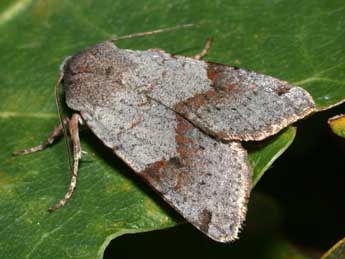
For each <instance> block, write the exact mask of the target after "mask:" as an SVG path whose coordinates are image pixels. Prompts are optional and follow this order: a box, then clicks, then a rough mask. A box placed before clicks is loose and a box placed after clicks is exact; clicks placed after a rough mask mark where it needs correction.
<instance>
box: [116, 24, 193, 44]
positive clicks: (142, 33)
mask: <svg viewBox="0 0 345 259" xmlns="http://www.w3.org/2000/svg"><path fill="white" fill-rule="evenodd" d="M193 26H195V24H192V23H189V24H181V25H177V26H174V27H167V28H162V29H158V30H154V31H146V32H137V33H133V34H128V35H123V36H119V37H114V38H111V39H110V41H113V42H115V41H117V40H123V39H131V38H137V37H143V36H148V35H153V34H158V33H162V32H168V31H176V30H178V29H183V28H190V27H193Z"/></svg>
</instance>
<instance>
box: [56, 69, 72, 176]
mask: <svg viewBox="0 0 345 259" xmlns="http://www.w3.org/2000/svg"><path fill="white" fill-rule="evenodd" d="M63 77H64V74H63V71H61V72H60V76H59V78H58V80H57V82H56V85H55V104H56V110H57V113H58V116H59V120H60V122H61V124H62V132H63V136H64V139H65V144H66V149H67V156H68V163H69V167H70V169H71V172H73V166H72V160H71V147H70V144H69V142H68V135H67V130H66V126H65V124H64V123H63V118H62V115H61V106H60V105H61V100H60V84H61V82H62V80H63Z"/></svg>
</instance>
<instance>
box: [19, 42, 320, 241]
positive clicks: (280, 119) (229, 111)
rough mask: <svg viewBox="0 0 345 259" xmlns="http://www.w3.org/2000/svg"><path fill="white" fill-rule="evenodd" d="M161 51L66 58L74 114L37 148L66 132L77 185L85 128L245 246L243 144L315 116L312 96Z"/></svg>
mask: <svg viewBox="0 0 345 259" xmlns="http://www.w3.org/2000/svg"><path fill="white" fill-rule="evenodd" d="M210 46H211V41H210V40H209V41H207V43H206V46H205V48H204V49H203V50H202V51H201V52H200V53H199V54H198V55H195V56H194V57H185V56H178V55H172V54H169V53H167V52H165V51H163V50H161V49H149V50H146V51H137V50H129V49H120V48H118V47H116V45H115V44H114V43H113V41H106V42H104V43H100V44H97V45H95V46H93V47H91V48H88V49H85V50H83V51H81V52H80V53H78V54H76V55H74V56H72V57H69V58H67V59H66V60H65V61H64V63H63V64H62V66H61V77H60V80H59V81H58V84H60V82H61V81H63V85H64V91H65V95H66V103H67V106H68V107H69V108H70V109H72V110H73V111H74V113H73V115H72V116H71V117H70V118H63V119H62V120H61V123H60V124H59V125H58V126H57V127H56V128H55V129H54V130H53V132H52V134H51V135H50V136H49V138H48V139H47V140H46V141H45V142H44V143H42V144H41V145H39V146H36V147H33V148H30V149H26V150H22V151H18V152H16V154H28V153H33V152H36V151H40V150H42V149H44V148H45V147H47V146H48V145H49V144H51V143H52V142H53V141H54V140H55V138H56V137H57V136H58V135H59V134H60V133H61V131H62V130H63V129H64V127H65V125H68V128H69V132H70V137H71V140H72V143H73V166H72V171H73V172H72V178H71V183H70V186H69V189H68V191H67V193H66V194H65V196H64V198H63V199H61V200H60V201H59V202H58V203H57V204H56V205H54V206H53V207H52V208H50V209H49V210H50V211H53V210H55V209H57V208H59V207H61V206H63V205H65V203H66V202H67V201H68V200H69V199H70V198H71V196H72V193H73V191H74V188H75V186H76V181H77V173H78V165H79V160H80V158H81V147H80V142H79V135H78V126H79V125H80V124H85V125H86V126H87V127H88V128H89V129H90V130H91V131H92V132H93V133H94V134H95V135H96V136H97V137H98V138H99V139H100V141H101V142H102V143H103V144H104V145H105V146H107V147H108V148H110V149H112V150H113V152H114V154H115V155H116V156H117V157H119V158H120V159H122V160H123V161H124V162H125V163H126V164H127V165H128V166H129V167H130V168H131V169H132V170H133V171H134V172H135V173H136V174H138V175H139V176H140V177H142V178H143V179H144V180H145V181H146V182H147V183H148V184H149V185H150V186H151V187H152V188H153V189H154V190H155V191H157V192H158V193H159V194H160V195H161V196H162V198H163V199H164V200H165V201H166V202H167V203H168V204H170V205H171V206H172V207H173V208H174V209H175V210H176V211H177V212H178V213H180V214H181V215H182V216H183V217H184V218H185V219H186V220H187V221H188V222H190V223H191V224H193V225H194V226H195V227H196V228H198V229H199V230H200V231H202V232H203V233H205V234H206V235H207V236H209V237H210V238H212V239H214V240H216V241H219V242H229V241H233V240H235V239H236V238H237V237H238V234H239V231H240V229H241V226H242V223H243V221H244V220H245V215H246V210H247V202H248V198H249V194H250V190H251V186H252V185H251V178H252V169H251V167H250V165H249V163H248V156H247V151H246V150H245V149H244V148H243V147H242V145H241V141H249V140H251V141H259V140H262V139H265V138H267V137H269V136H271V135H274V134H276V133H277V132H279V131H280V130H281V129H283V128H285V127H286V126H287V125H289V124H291V123H293V122H295V121H297V120H298V119H301V118H303V117H305V116H307V115H308V114H310V113H311V112H313V111H314V109H315V104H314V101H313V99H312V97H311V96H310V94H309V93H308V92H307V91H305V90H303V89H302V88H299V87H297V86H294V85H291V84H289V83H287V82H285V81H282V80H279V79H276V78H273V77H271V76H267V75H262V74H258V73H256V72H253V71H248V70H245V69H241V68H237V67H232V66H228V65H223V64H217V63H212V62H206V61H203V60H202V58H203V57H204V56H205V55H206V54H207V52H208V50H209V48H210Z"/></svg>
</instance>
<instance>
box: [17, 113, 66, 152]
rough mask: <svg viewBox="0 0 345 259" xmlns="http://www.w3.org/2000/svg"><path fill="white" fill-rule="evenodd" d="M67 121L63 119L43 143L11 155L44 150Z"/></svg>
mask: <svg viewBox="0 0 345 259" xmlns="http://www.w3.org/2000/svg"><path fill="white" fill-rule="evenodd" d="M68 121H69V119H68V118H64V119H63V120H62V122H61V123H60V124H59V125H58V126H56V128H55V129H54V130H53V132H52V133H51V134H50V135H49V137H48V139H47V140H46V141H44V142H43V143H41V144H39V145H37V146H35V147H32V148H28V149H23V150H18V151H15V152H13V155H15V156H19V155H27V154H31V153H35V152H39V151H42V150H43V149H45V148H46V147H48V146H49V145H51V144H52V143H53V142H54V141H55V139H56V138H57V137H58V136H59V135H60V133H61V132H62V129H63V125H66V124H67V123H68Z"/></svg>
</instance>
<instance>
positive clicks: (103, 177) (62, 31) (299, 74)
mask: <svg viewBox="0 0 345 259" xmlns="http://www.w3.org/2000/svg"><path fill="white" fill-rule="evenodd" d="M344 10H345V4H344V2H343V1H341V0H330V1H322V0H318V1H314V0H308V1H303V4H302V3H301V2H300V1H297V0H292V1H291V0H272V1H262V2H261V3H260V4H259V3H258V2H257V1H255V0H245V1H232V2H231V3H228V2H225V1H206V0H203V1H185V0H184V1H179V2H171V1H168V0H159V1H153V0H149V1H145V2H144V1H140V2H139V1H134V0H127V1H110V0H104V1H95V0H90V1H44V0H41V1H33V0H22V1H20V0H17V1H9V0H5V1H2V2H1V4H0V33H1V37H0V51H1V55H0V63H1V73H0V100H1V102H0V136H1V137H2V142H1V146H0V215H1V216H0V237H1V240H2V241H1V242H0V255H1V257H8V256H9V255H11V257H12V258H23V257H26V258H47V257H52V258H69V257H72V258H75V257H78V258H101V257H102V254H103V251H104V249H105V247H106V245H107V244H108V243H109V241H110V240H111V239H112V238H115V237H117V236H119V235H122V234H125V233H136V232H143V231H149V230H154V229H162V228H167V227H171V226H174V225H176V224H177V223H178V222H180V221H181V220H180V217H179V216H178V215H176V213H174V212H173V211H172V210H171V209H169V207H168V206H167V205H165V204H164V203H162V202H161V201H160V199H159V197H158V196H157V194H155V193H153V192H152V191H151V190H150V189H149V188H148V187H147V186H146V185H144V184H142V183H141V181H140V179H137V177H135V176H134V174H133V173H132V172H131V171H130V170H129V169H128V168H127V167H126V166H125V165H124V164H123V163H121V162H120V161H119V160H118V159H116V158H115V157H114V156H113V155H112V153H111V152H110V151H109V150H107V149H106V148H105V147H103V146H102V145H101V144H100V142H99V141H98V140H97V139H96V138H95V137H94V136H92V135H91V134H90V133H88V132H87V131H85V132H84V133H83V134H82V135H81V139H82V147H83V149H84V150H85V151H87V152H88V154H87V155H85V156H84V160H83V162H82V163H81V166H80V171H79V172H80V177H79V182H78V189H77V191H76V193H75V195H74V196H73V199H72V200H71V201H70V202H69V203H68V204H67V205H66V207H64V208H63V209H60V210H58V211H56V212H54V213H52V214H48V213H47V212H46V209H47V208H48V207H49V206H51V205H52V204H54V203H55V202H56V201H57V200H58V199H60V198H61V197H62V195H63V194H64V192H65V191H66V188H67V186H68V184H69V177H70V173H69V168H68V163H67V160H66V154H65V147H64V143H63V141H59V142H58V143H57V144H55V145H53V146H52V147H50V148H48V149H47V150H45V151H44V152H41V153H37V154H34V155H30V156H23V157H12V156H11V152H12V151H14V150H17V149H22V148H25V147H30V146H32V145H35V144H37V143H38V142H40V141H41V140H43V139H45V138H46V137H47V136H48V134H49V133H50V132H51V130H52V129H53V128H54V126H55V125H56V124H57V122H58V119H57V116H56V112H55V105H54V90H53V85H54V83H55V81H56V79H57V77H58V70H59V65H60V64H61V63H62V61H63V59H64V58H65V57H66V56H69V55H73V54H74V53H76V52H77V51H79V50H81V49H83V48H85V47H87V46H90V45H93V44H95V43H98V42H101V41H104V40H106V39H109V38H110V37H111V36H113V35H125V34H130V33H134V32H141V31H149V30H154V29H158V28H164V27H170V26H175V25H178V24H186V23H194V24H198V26H197V27H194V28H190V29H184V30H179V31H175V32H170V33H162V34H158V35H154V36H150V37H143V38H136V39H131V40H123V41H120V42H118V45H119V46H120V47H124V48H131V49H147V48H162V49H165V50H166V51H168V52H171V53H178V54H181V55H186V56H188V55H193V54H195V53H197V52H199V50H200V49H201V48H202V47H203V44H204V40H205V39H206V38H207V37H208V36H212V37H213V39H214V45H213V47H212V49H211V51H210V53H209V55H208V56H207V58H206V59H207V60H211V61H214V62H219V63H225V64H233V65H237V66H240V67H243V68H247V69H252V70H255V71H257V72H261V73H265V74H269V75H272V76H275V77H277V78H281V79H284V80H287V81H290V82H293V83H296V84H297V85H300V86H302V87H304V88H305V89H307V90H308V91H310V93H311V94H312V95H313V97H314V99H315V101H316V103H317V106H318V107H319V108H320V109H323V108H327V107H329V106H332V105H334V104H336V103H340V102H342V100H343V99H344V98H345V86H344V82H345V72H344V71H345V55H344V54H345V45H344V44H343V42H345V34H344V33H343V24H344V22H345V16H344V15H342V14H343V13H344ZM294 135H295V133H294V129H293V128H289V129H287V130H286V131H284V132H283V133H281V134H279V135H278V136H277V137H274V138H271V139H270V140H267V141H265V142H263V143H260V144H258V145H259V146H255V147H254V148H253V151H251V152H250V160H251V163H252V164H253V165H254V166H255V168H254V172H255V174H254V182H257V180H258V179H259V177H261V176H262V174H263V172H264V171H265V170H266V169H267V168H268V167H269V165H270V164H272V162H273V161H274V160H275V159H276V158H277V156H279V155H280V154H281V153H282V152H283V151H284V150H285V149H286V148H287V147H288V145H289V144H290V143H291V142H292V140H293V138H294ZM258 220H259V219H258Z"/></svg>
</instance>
